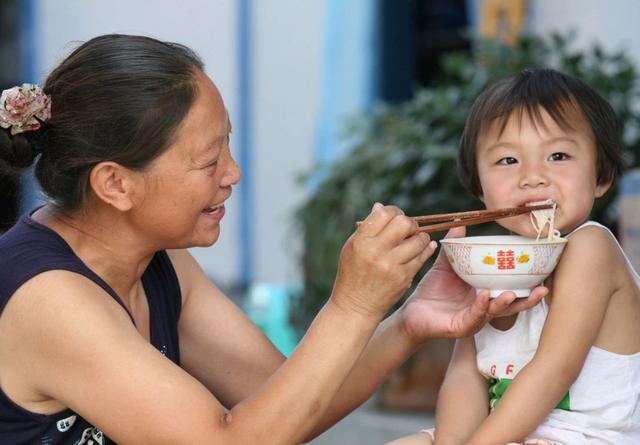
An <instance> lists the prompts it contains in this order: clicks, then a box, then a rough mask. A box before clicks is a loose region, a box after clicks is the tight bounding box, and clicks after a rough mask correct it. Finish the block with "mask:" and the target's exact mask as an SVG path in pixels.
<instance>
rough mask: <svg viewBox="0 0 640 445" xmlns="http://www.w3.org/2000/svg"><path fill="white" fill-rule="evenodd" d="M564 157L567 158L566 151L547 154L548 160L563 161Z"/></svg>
mask: <svg viewBox="0 0 640 445" xmlns="http://www.w3.org/2000/svg"><path fill="white" fill-rule="evenodd" d="M565 159H569V156H567V154H566V153H560V152H558V153H554V154H552V155H551V156H549V160H550V161H564V160H565Z"/></svg>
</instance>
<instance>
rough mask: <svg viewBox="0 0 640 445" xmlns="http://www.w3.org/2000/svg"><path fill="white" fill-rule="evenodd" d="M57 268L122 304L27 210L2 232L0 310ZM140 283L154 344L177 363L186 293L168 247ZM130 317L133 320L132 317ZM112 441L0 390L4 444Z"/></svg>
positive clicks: (77, 420) (98, 444)
mask: <svg viewBox="0 0 640 445" xmlns="http://www.w3.org/2000/svg"><path fill="white" fill-rule="evenodd" d="M54 269H55V270H68V271H71V272H75V273H78V274H81V275H84V276H85V277H87V278H88V279H90V280H91V281H93V282H95V283H96V284H98V285H99V286H100V287H101V288H102V289H104V290H105V291H106V292H107V293H108V294H109V295H111V297H113V299H114V300H116V301H117V302H118V303H119V304H120V305H122V306H123V307H124V304H123V303H122V301H121V300H120V298H119V297H118V295H116V293H115V292H114V291H113V289H111V288H110V287H109V285H108V284H107V283H105V282H104V281H103V280H102V279H101V278H100V277H99V276H98V275H96V274H95V273H94V272H93V271H92V270H90V269H89V268H88V267H87V266H86V265H85V264H84V263H83V262H82V260H81V259H80V258H78V257H77V256H76V255H75V253H74V252H73V250H72V249H71V247H70V246H69V245H68V244H67V243H66V241H64V239H63V238H62V237H60V236H59V235H58V234H57V233H55V232H54V231H53V230H51V229H49V228H48V227H46V226H44V225H42V224H39V223H38V222H36V221H34V220H33V219H32V218H31V217H30V216H27V215H25V216H23V217H22V218H21V219H20V221H18V223H17V224H16V225H15V226H13V227H12V228H11V229H10V230H9V231H8V232H6V233H5V234H4V235H2V236H1V237H0V314H1V313H2V310H3V309H4V307H5V305H6V304H7V301H9V299H10V298H11V296H12V295H13V294H14V292H15V291H16V290H17V289H18V288H19V287H20V286H21V285H22V284H24V283H25V282H26V281H27V280H29V279H30V278H32V277H34V276H35V275H37V274H39V273H42V272H45V271H48V270H54ZM142 284H143V287H144V290H145V293H146V295H147V301H148V306H149V325H150V331H151V343H152V344H153V346H155V347H156V348H157V349H158V350H159V351H160V352H161V353H162V354H164V355H165V356H166V357H167V358H169V359H170V360H171V361H173V362H174V363H176V364H178V365H179V364H180V363H179V362H180V351H179V346H178V318H179V316H180V307H181V301H182V297H181V294H180V286H179V283H178V277H177V276H176V273H175V270H174V269H173V266H172V264H171V261H170V260H169V257H168V255H167V253H166V252H164V251H161V252H157V253H156V254H155V256H154V257H153V259H152V261H151V263H150V264H149V266H148V267H147V269H146V270H145V272H144V274H143V275H142ZM125 310H127V309H126V307H125ZM127 313H129V312H128V311H127ZM129 316H130V317H131V314H129ZM131 320H132V322H133V317H132V318H131ZM113 443H114V442H113V441H110V440H109V439H108V438H106V437H105V436H104V435H103V434H102V432H101V431H99V430H98V429H97V428H94V427H93V426H92V425H91V424H89V423H88V422H87V421H86V420H84V419H83V418H82V417H80V416H79V415H77V414H76V413H75V412H73V411H72V410H70V409H67V410H64V411H62V412H59V413H56V414H52V415H44V414H38V413H34V412H31V411H28V410H26V409H24V408H22V407H20V406H18V405H16V404H15V403H14V402H13V401H12V400H10V399H9V398H8V397H7V395H6V394H5V393H4V391H2V390H1V389H0V444H2V445H18V444H20V445H22V444H24V445H27V444H29V445H106V444H113Z"/></svg>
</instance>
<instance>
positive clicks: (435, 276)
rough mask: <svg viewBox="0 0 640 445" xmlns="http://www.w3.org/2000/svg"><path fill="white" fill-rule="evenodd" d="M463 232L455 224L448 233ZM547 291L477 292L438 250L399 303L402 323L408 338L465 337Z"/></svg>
mask: <svg viewBox="0 0 640 445" xmlns="http://www.w3.org/2000/svg"><path fill="white" fill-rule="evenodd" d="M464 234H465V229H464V227H458V228H455V229H451V230H450V231H449V233H448V234H447V237H456V238H457V237H461V236H464ZM547 293H548V290H547V289H546V288H545V287H542V286H540V287H536V288H535V289H533V290H532V291H531V294H530V295H529V297H527V298H518V299H516V296H515V294H514V293H513V292H503V293H502V294H500V296H499V297H498V298H495V299H490V298H489V291H488V290H484V291H482V292H480V293H478V294H477V295H476V291H475V289H473V288H471V286H469V285H468V284H466V283H465V282H464V281H462V280H461V279H460V278H459V277H458V276H457V275H456V273H455V272H454V271H453V269H452V268H451V265H450V264H449V261H448V260H447V258H446V255H445V254H444V252H443V251H441V252H440V254H439V255H438V258H437V259H436V261H435V263H434V265H433V267H432V268H431V270H429V272H428V273H427V274H426V275H425V276H424V278H423V279H422V280H421V281H420V283H419V284H418V287H417V288H416V290H415V292H414V293H413V295H412V296H411V297H410V298H409V299H408V300H407V302H406V303H405V304H404V306H403V307H402V309H401V310H402V311H403V324H404V327H405V329H406V331H407V333H408V335H409V336H410V338H413V339H415V340H417V341H423V340H425V339H427V338H437V337H448V338H459V337H465V336H468V335H471V334H473V333H475V332H476V331H478V329H480V328H481V327H482V326H483V325H484V324H485V323H486V322H487V321H488V320H489V319H490V318H491V317H503V316H507V315H512V314H515V313H517V312H520V311H522V310H525V309H529V308H530V307H532V306H535V305H536V304H537V303H538V302H539V301H540V300H541V299H542V298H543V297H544V296H545V295H546V294H547Z"/></svg>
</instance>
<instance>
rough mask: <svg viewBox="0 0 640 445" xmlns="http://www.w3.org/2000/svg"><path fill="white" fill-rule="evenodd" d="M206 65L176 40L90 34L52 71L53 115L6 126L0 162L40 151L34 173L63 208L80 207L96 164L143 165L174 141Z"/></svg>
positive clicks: (19, 164) (12, 162)
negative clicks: (12, 128) (30, 125)
mask: <svg viewBox="0 0 640 445" xmlns="http://www.w3.org/2000/svg"><path fill="white" fill-rule="evenodd" d="M202 68H203V64H202V61H201V60H200V59H199V57H198V56H197V55H196V54H195V53H194V52H193V51H191V50H190V49H189V48H187V47H185V46H183V45H179V44H176V43H170V42H162V41H159V40H156V39H152V38H149V37H144V36H134V35H121V34H110V35H103V36H99V37H96V38H94V39H91V40H89V41H88V42H86V43H84V44H83V45H81V46H79V47H78V48H77V49H76V50H75V51H73V52H72V53H71V54H70V55H69V56H68V57H67V58H66V59H65V60H63V61H62V63H60V65H59V66H58V67H57V68H56V69H54V70H53V72H52V73H51V74H50V75H49V77H48V78H47V81H46V83H45V85H44V87H43V89H44V92H45V93H46V94H47V95H49V96H50V98H51V118H50V119H49V120H47V122H45V123H43V124H42V126H41V128H40V129H39V130H37V131H29V132H24V133H20V134H17V135H11V134H10V133H9V131H8V130H2V129H0V166H3V167H4V168H7V167H8V168H13V169H14V170H17V171H19V170H21V169H24V168H26V167H28V166H29V165H31V164H32V163H33V162H34V159H36V157H37V156H38V155H40V157H39V158H38V160H37V162H36V166H35V174H36V178H37V179H38V182H39V183H40V186H41V187H42V190H43V192H44V193H45V194H46V195H47V197H48V198H49V199H50V201H51V203H52V204H54V205H56V206H58V207H59V208H61V209H64V210H73V209H77V208H78V207H80V206H81V205H82V203H83V202H84V199H85V198H86V195H87V191H88V178H89V173H90V171H91V169H92V168H93V167H94V166H95V165H96V164H98V163H99V162H102V161H106V160H109V161H114V162H117V163H118V164H120V165H123V166H125V167H127V168H130V169H134V170H142V169H144V168H145V167H146V166H147V165H149V163H150V162H151V161H153V160H154V159H155V158H156V157H158V156H159V155H160V154H162V153H163V152H164V151H165V150H166V149H167V148H168V147H169V146H170V145H171V144H172V143H173V139H174V137H175V132H176V130H177V129H178V127H179V125H180V123H181V122H182V120H183V119H184V117H185V116H186V115H187V112H188V111H189V109H190V108H191V105H192V104H193V102H194V100H195V97H196V95H197V83H196V73H197V72H198V70H202Z"/></svg>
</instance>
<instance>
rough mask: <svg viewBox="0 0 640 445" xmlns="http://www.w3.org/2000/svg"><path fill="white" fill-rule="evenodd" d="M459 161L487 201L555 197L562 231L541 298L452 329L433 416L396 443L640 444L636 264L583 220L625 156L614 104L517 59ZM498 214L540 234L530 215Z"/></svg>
mask: <svg viewBox="0 0 640 445" xmlns="http://www.w3.org/2000/svg"><path fill="white" fill-rule="evenodd" d="M458 161H459V174H460V177H461V180H462V181H463V182H464V184H465V186H466V187H467V188H468V189H469V190H470V191H471V192H472V193H474V194H475V195H476V196H478V197H479V198H480V199H481V200H482V201H483V202H484V204H485V206H486V207H487V208H488V209H496V208H503V207H516V206H522V205H526V204H528V203H531V202H536V201H545V200H549V199H551V200H553V201H554V202H555V203H556V204H557V208H556V211H555V228H556V229H558V230H559V231H560V233H561V234H562V236H564V237H567V238H568V239H569V241H568V243H567V245H566V247H565V250H564V252H563V254H562V256H561V258H560V261H559V263H558V266H557V267H556V269H555V271H554V273H553V274H552V275H551V276H550V277H549V278H548V279H547V280H546V282H545V284H546V285H547V286H548V287H549V289H550V293H549V295H548V296H547V298H546V299H545V300H543V301H542V302H540V303H539V304H538V305H537V306H535V307H533V308H532V309H529V310H528V311H524V312H521V313H520V314H517V315H514V316H512V317H509V318H497V319H494V320H492V321H491V322H490V323H488V324H487V325H486V326H485V327H484V328H483V329H482V330H481V331H480V332H478V333H477V334H476V335H475V336H473V337H469V338H466V339H462V340H458V341H457V343H456V345H455V348H454V352H453V356H452V358H451V363H450V365H449V368H448V370H447V374H446V377H445V380H444V383H443V385H442V387H441V390H440V395H439V398H438V405H437V409H436V428H435V430H434V431H423V432H422V433H419V434H414V435H413V436H409V437H405V438H402V439H399V440H397V441H394V442H392V444H393V445H412V444H413V445H419V444H422V445H425V444H431V443H434V444H436V445H438V444H442V445H456V444H465V445H484V444H487V445H489V444H490V445H501V444H506V443H512V442H517V443H523V442H524V443H527V444H528V443H544V444H563V445H565V444H566V445H581V444H615V445H617V444H620V445H622V444H626V445H629V444H640V277H639V276H638V274H637V273H636V272H635V271H634V270H633V268H632V266H631V264H630V263H629V261H628V260H627V258H626V256H625V254H624V253H623V251H622V249H621V247H620V245H619V244H618V242H617V241H616V239H615V238H614V236H613V235H612V233H611V232H610V231H609V230H607V229H606V228H605V227H603V226H601V225H599V224H597V223H595V222H591V221H588V218H589V213H590V212H591V209H592V207H593V202H594V200H595V198H598V197H600V196H602V195H603V194H604V193H605V192H606V191H607V190H608V189H610V188H611V187H612V186H613V185H614V184H615V182H616V180H617V178H618V176H619V175H620V173H621V170H622V157H621V141H620V136H619V127H618V124H617V120H616V117H615V114H614V112H613V110H612V108H611V106H610V105H609V104H608V103H607V102H606V101H605V100H604V99H602V97H600V95H599V94H598V93H596V92H595V91H594V90H593V89H592V88H591V87H589V86H588V85H586V84H585V83H583V82H582V81H580V80H578V79H576V78H573V77H571V76H568V75H565V74H562V73H559V72H557V71H553V70H548V69H544V70H525V71H523V72H521V73H519V74H517V75H514V76H512V77H509V78H507V79H504V80H502V81H499V82H497V83H496V84H494V85H493V86H491V87H490V88H488V89H487V90H486V91H485V92H484V93H482V94H481V95H480V96H479V97H478V99H477V100H476V102H475V104H474V105H473V108H472V110H471V113H470V115H469V117H468V119H467V123H466V127H465V130H464V134H463V137H462V140H461V144H460V153H459V159H458ZM500 224H501V225H502V226H503V227H505V228H507V229H508V230H509V231H511V232H514V233H516V234H520V235H525V236H529V237H535V236H536V232H535V230H534V228H533V226H532V224H531V221H530V217H529V215H524V216H517V217H513V218H508V219H503V220H501V221H500Z"/></svg>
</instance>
